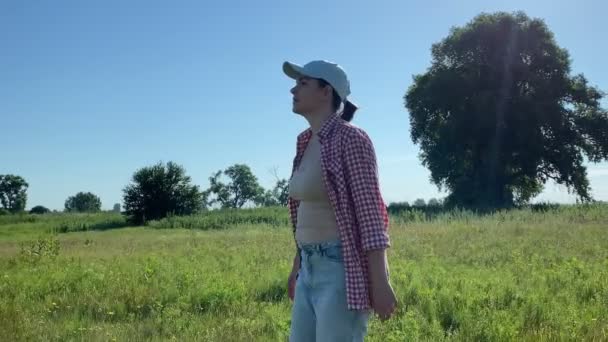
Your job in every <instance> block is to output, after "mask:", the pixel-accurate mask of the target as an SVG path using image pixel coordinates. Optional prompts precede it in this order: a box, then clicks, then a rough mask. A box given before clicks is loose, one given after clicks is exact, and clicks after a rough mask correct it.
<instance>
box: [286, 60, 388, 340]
mask: <svg viewBox="0 0 608 342" xmlns="http://www.w3.org/2000/svg"><path fill="white" fill-rule="evenodd" d="M283 71H284V72H285V74H287V76H289V77H291V78H293V79H295V80H296V86H295V87H294V88H293V89H291V93H292V94H293V111H294V113H297V114H300V115H302V116H303V117H304V118H306V120H307V121H308V122H309V124H310V128H308V129H307V130H305V131H304V132H303V133H301V134H300V135H299V136H298V143H297V151H296V157H295V159H294V164H293V172H292V176H291V179H290V183H289V208H290V212H291V220H292V223H293V229H294V237H295V240H296V245H297V252H296V255H295V257H294V261H293V268H292V271H291V274H290V276H289V280H288V288H289V297H290V298H291V299H292V300H293V301H294V305H293V311H292V322H291V334H290V341H296V342H297V341H363V338H364V336H365V335H366V333H367V322H368V319H369V315H370V312H371V310H372V309H373V311H375V312H376V313H377V314H378V316H379V317H380V319H382V320H385V319H388V318H389V317H390V316H391V314H392V313H393V312H394V310H395V308H396V304H397V301H396V298H395V294H394V292H393V289H392V287H391V285H390V283H389V279H388V262H387V259H386V252H385V250H386V248H388V247H389V246H390V242H389V236H388V214H387V212H386V206H385V204H384V201H383V199H382V196H381V194H380V188H379V185H378V173H377V165H376V156H375V152H374V148H373V145H372V142H371V140H370V139H369V137H368V136H367V134H366V133H365V132H364V131H363V130H361V129H360V128H357V127H355V126H353V125H351V124H349V123H348V122H349V121H350V120H351V119H352V118H353V115H354V113H355V110H356V109H357V107H356V106H355V105H354V104H352V103H351V102H350V101H348V100H347V96H348V95H349V94H350V85H349V81H348V78H347V76H346V73H345V72H344V70H343V69H342V68H341V67H340V66H339V65H337V64H334V63H330V62H327V61H313V62H310V63H308V64H306V65H304V66H299V65H296V64H293V63H289V62H285V63H284V64H283Z"/></svg>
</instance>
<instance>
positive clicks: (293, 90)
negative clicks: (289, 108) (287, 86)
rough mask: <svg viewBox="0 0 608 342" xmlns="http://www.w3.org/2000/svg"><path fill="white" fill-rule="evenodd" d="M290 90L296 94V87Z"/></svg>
mask: <svg viewBox="0 0 608 342" xmlns="http://www.w3.org/2000/svg"><path fill="white" fill-rule="evenodd" d="M290 92H291V93H292V94H294V95H295V94H296V87H293V88H291V90H290Z"/></svg>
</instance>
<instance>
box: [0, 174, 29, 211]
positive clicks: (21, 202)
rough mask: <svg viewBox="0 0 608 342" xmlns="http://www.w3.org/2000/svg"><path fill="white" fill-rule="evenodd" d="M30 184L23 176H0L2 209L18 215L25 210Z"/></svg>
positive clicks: (0, 202)
mask: <svg viewBox="0 0 608 342" xmlns="http://www.w3.org/2000/svg"><path fill="white" fill-rule="evenodd" d="M28 187H29V184H28V183H27V182H26V181H25V179H23V178H22V177H21V176H16V175H0V204H2V208H4V209H5V210H7V211H9V212H11V213H17V212H21V211H23V210H24V209H25V205H26V203H27V188H28Z"/></svg>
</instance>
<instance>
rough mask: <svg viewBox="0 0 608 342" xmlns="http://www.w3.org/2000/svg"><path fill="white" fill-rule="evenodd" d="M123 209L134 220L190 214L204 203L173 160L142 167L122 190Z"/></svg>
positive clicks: (196, 188)
mask: <svg viewBox="0 0 608 342" xmlns="http://www.w3.org/2000/svg"><path fill="white" fill-rule="evenodd" d="M123 201H124V212H125V213H126V215H127V216H128V217H129V219H130V220H131V221H132V222H133V223H136V224H141V223H145V222H146V221H148V220H156V219H160V218H163V217H165V216H167V215H169V214H174V215H190V214H193V213H195V212H197V211H199V210H201V209H202V208H203V207H204V203H203V194H202V193H201V192H200V190H199V187H198V186H197V185H193V184H192V179H191V178H190V177H189V176H187V175H186V170H185V169H184V168H183V167H182V166H181V165H178V164H176V163H174V162H168V163H167V164H166V165H165V164H163V163H158V164H156V165H153V166H149V167H144V168H141V169H139V170H137V171H136V172H135V174H133V179H132V183H131V184H129V185H127V186H126V187H125V188H124V190H123Z"/></svg>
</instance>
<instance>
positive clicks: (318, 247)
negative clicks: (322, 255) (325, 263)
mask: <svg viewBox="0 0 608 342" xmlns="http://www.w3.org/2000/svg"><path fill="white" fill-rule="evenodd" d="M336 247H342V242H341V241H340V240H332V241H323V242H319V243H301V242H298V248H299V249H300V250H302V251H306V252H308V253H313V252H323V251H325V250H328V249H330V248H336Z"/></svg>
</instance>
